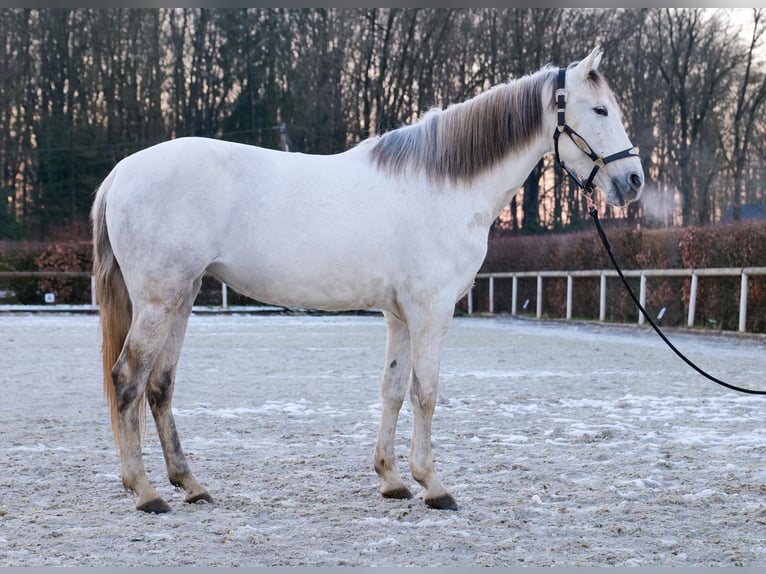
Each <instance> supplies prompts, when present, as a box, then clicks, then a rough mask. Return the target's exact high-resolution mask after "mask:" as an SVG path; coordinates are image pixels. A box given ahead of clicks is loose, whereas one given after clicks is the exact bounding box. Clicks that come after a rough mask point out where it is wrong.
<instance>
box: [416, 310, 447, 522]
mask: <svg viewBox="0 0 766 574" xmlns="http://www.w3.org/2000/svg"><path fill="white" fill-rule="evenodd" d="M451 311H452V309H451V308H450V312H449V314H447V313H446V312H445V313H444V314H443V315H442V317H441V318H439V317H434V316H431V317H427V318H425V320H423V321H418V322H413V321H410V323H409V326H410V337H411V339H412V365H413V370H412V383H411V385H410V403H411V406H412V413H413V421H412V445H411V448H410V470H411V471H412V476H413V478H415V480H417V481H418V482H419V483H420V484H421V485H422V486H423V488H425V495H424V499H425V502H426V504H427V505H428V506H430V507H431V508H438V509H445V510H457V508H458V507H457V502H455V499H454V498H453V497H452V495H451V494H450V493H449V492H448V491H447V489H446V488H445V487H444V485H442V483H441V481H440V480H439V478H438V477H437V476H436V470H435V469H434V460H433V454H432V452H431V423H432V420H433V415H434V410H435V408H436V396H437V390H438V386H439V362H440V358H441V349H442V342H443V340H444V335H445V334H446V333H447V329H448V327H449V323H450V321H451V319H452V312H451Z"/></svg>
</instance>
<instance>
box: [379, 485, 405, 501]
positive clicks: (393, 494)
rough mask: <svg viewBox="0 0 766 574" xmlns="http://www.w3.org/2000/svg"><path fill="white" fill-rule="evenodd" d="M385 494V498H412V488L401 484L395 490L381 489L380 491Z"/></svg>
mask: <svg viewBox="0 0 766 574" xmlns="http://www.w3.org/2000/svg"><path fill="white" fill-rule="evenodd" d="M380 493H381V494H382V495H383V498H399V499H405V498H412V493H411V492H410V489H409V488H407V487H406V486H400V487H399V488H395V489H393V490H388V491H385V492H384V491H381V492H380Z"/></svg>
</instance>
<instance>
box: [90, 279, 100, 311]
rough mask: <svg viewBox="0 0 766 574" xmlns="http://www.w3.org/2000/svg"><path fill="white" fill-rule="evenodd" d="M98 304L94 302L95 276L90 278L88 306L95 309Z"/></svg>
mask: <svg viewBox="0 0 766 574" xmlns="http://www.w3.org/2000/svg"><path fill="white" fill-rule="evenodd" d="M97 304H98V302H97V301H96V276H95V275H91V276H90V306H91V307H95V306H96V305H97Z"/></svg>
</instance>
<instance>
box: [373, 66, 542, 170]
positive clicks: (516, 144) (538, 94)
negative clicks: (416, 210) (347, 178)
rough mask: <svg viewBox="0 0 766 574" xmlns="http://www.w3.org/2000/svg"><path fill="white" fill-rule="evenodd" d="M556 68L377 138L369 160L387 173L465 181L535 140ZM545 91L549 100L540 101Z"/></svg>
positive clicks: (527, 77) (503, 85)
mask: <svg viewBox="0 0 766 574" xmlns="http://www.w3.org/2000/svg"><path fill="white" fill-rule="evenodd" d="M555 75H556V68H552V67H547V68H543V69H542V70H540V71H539V72H536V73H535V74H531V75H529V76H523V77H521V78H518V79H516V80H512V81H510V82H508V83H507V84H501V85H498V86H495V87H493V88H491V89H489V90H487V91H486V92H484V93H482V94H479V95H478V96H476V97H474V98H471V99H469V100H466V101H465V102H462V103H459V104H454V105H452V106H450V107H448V108H447V109H445V110H441V109H438V108H437V109H432V110H431V111H429V112H428V113H426V114H425V115H424V116H423V118H422V119H421V120H419V121H418V122H416V123H415V124H413V125H410V126H405V127H402V128H399V129H396V130H393V131H390V132H388V133H386V134H383V135H381V136H379V137H378V138H377V139H376V141H375V142H374V147H373V148H372V152H371V156H372V161H373V162H375V164H376V165H377V166H378V167H379V168H381V169H384V170H386V171H388V172H389V173H393V174H401V173H402V172H404V171H405V170H406V169H408V168H409V169H413V170H414V169H423V170H425V173H426V175H427V177H428V178H429V179H430V180H432V181H443V180H444V179H445V178H447V179H450V180H452V181H460V180H463V181H465V180H470V179H472V178H473V177H475V176H476V175H478V174H480V173H481V172H483V171H485V170H487V169H488V168H490V167H492V166H493V165H496V164H497V163H498V162H499V161H501V160H502V159H503V158H505V157H507V155H508V154H509V153H512V152H514V151H516V150H519V149H521V148H523V147H524V146H526V145H527V144H529V143H530V142H531V141H532V140H533V139H534V138H536V137H537V136H538V135H539V134H540V132H541V130H542V127H543V112H544V109H543V106H544V103H543V102H544V100H545V101H549V102H550V106H551V107H552V106H553V105H554V98H553V96H554V86H555V84H554V77H555ZM544 90H548V93H549V94H550V95H549V96H547V97H546V96H545V92H544Z"/></svg>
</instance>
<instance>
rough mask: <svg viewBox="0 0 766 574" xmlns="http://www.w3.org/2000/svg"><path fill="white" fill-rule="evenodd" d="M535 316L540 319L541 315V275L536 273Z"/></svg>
mask: <svg viewBox="0 0 766 574" xmlns="http://www.w3.org/2000/svg"><path fill="white" fill-rule="evenodd" d="M536 316H537V318H538V319H540V318H541V317H542V316H543V276H542V275H540V274H538V275H537V313H536Z"/></svg>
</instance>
